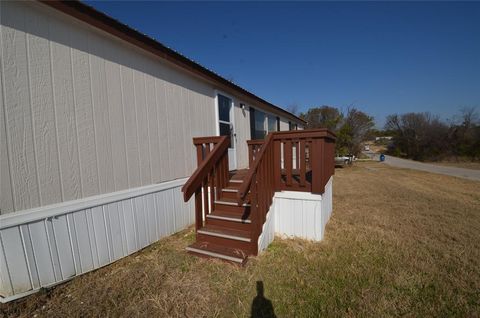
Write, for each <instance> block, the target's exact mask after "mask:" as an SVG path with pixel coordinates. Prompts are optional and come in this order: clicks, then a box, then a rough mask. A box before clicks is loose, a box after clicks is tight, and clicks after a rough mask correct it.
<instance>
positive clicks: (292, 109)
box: [287, 103, 300, 115]
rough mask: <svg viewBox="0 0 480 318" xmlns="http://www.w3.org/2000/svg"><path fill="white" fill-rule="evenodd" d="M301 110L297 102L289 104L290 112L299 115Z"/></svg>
mask: <svg viewBox="0 0 480 318" xmlns="http://www.w3.org/2000/svg"><path fill="white" fill-rule="evenodd" d="M299 110H300V106H298V104H297V103H292V104H290V105H288V106H287V111H288V112H289V113H292V114H294V115H297V114H298V112H299Z"/></svg>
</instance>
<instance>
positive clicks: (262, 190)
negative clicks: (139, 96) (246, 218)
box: [237, 134, 275, 254]
mask: <svg viewBox="0 0 480 318" xmlns="http://www.w3.org/2000/svg"><path fill="white" fill-rule="evenodd" d="M273 146H274V143H273V135H272V134H270V135H268V136H267V139H266V140H265V143H264V144H263V145H262V147H261V148H260V150H258V151H257V152H256V156H255V158H256V159H255V160H254V161H253V165H252V166H250V169H249V171H248V173H247V176H246V177H245V179H244V180H243V183H242V185H241V186H240V188H239V190H238V192H237V198H238V203H239V204H240V205H241V204H243V203H244V201H245V198H246V197H247V194H248V193H249V192H250V196H249V197H250V211H251V220H252V231H251V240H252V242H255V244H254V246H253V248H254V249H256V248H257V245H256V242H257V239H258V237H259V235H260V234H261V233H262V227H263V224H264V223H265V220H266V216H267V212H268V210H269V209H270V205H271V204H272V201H273V195H274V194H275V175H274V171H275V169H273V166H274V162H275V160H274V159H275V158H274V157H275V154H274V147H273ZM256 253H257V251H255V254H256Z"/></svg>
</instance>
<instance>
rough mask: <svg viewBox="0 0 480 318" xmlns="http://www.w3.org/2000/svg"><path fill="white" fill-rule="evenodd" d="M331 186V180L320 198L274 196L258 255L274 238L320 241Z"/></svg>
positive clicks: (287, 194) (291, 194)
mask: <svg viewBox="0 0 480 318" xmlns="http://www.w3.org/2000/svg"><path fill="white" fill-rule="evenodd" d="M332 183H333V176H332V177H331V178H330V180H329V181H328V182H327V185H326V186H325V192H324V193H323V194H322V195H319V194H311V193H307V192H298V191H282V192H276V193H275V197H274V199H273V203H272V206H271V207H270V211H269V212H268V214H267V220H266V221H265V224H264V225H263V231H262V234H261V235H260V237H259V239H258V251H259V252H261V251H263V250H265V249H266V248H267V247H268V245H270V243H271V242H272V241H273V239H274V236H275V234H276V235H279V236H281V237H298V238H302V239H307V240H313V241H321V240H322V239H323V236H324V233H325V226H326V224H327V222H328V220H329V219H330V216H331V214H332V207H333V205H332Z"/></svg>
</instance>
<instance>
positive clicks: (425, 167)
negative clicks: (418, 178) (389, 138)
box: [367, 153, 480, 181]
mask: <svg viewBox="0 0 480 318" xmlns="http://www.w3.org/2000/svg"><path fill="white" fill-rule="evenodd" d="M367 155H369V156H371V157H372V158H373V159H376V160H378V154H372V153H368V154H367ZM385 163H386V164H388V165H391V166H394V167H398V168H408V169H416V170H422V171H427V172H432V173H439V174H445V175H448V176H454V177H459V178H464V179H469V180H474V181H480V170H473V169H465V168H457V167H447V166H439V165H434V164H430V163H423V162H418V161H413V160H407V159H401V158H397V157H392V156H385Z"/></svg>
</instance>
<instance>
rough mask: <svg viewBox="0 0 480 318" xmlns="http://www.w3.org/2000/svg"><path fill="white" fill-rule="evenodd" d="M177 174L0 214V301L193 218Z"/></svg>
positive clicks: (103, 261)
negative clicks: (173, 177)
mask: <svg viewBox="0 0 480 318" xmlns="http://www.w3.org/2000/svg"><path fill="white" fill-rule="evenodd" d="M186 180H187V179H179V180H174V181H169V182H164V183H161V184H155V185H150V186H145V187H140V188H135V189H130V190H125V191H119V192H114V193H110V194H107V195H99V196H94V197H90V198H85V199H81V200H76V201H70V202H66V203H60V204H55V205H50V206H45V207H41V208H35V209H30V210H25V211H21V212H16V213H12V214H7V215H4V216H0V243H1V244H0V301H1V302H7V301H10V300H13V299H16V298H20V297H23V296H25V295H28V294H31V293H32V292H35V291H37V290H39V289H40V288H41V287H47V286H51V285H54V284H58V283H60V282H63V281H66V280H68V279H70V278H72V277H75V276H78V275H80V274H83V273H86V272H89V271H91V270H94V269H97V268H99V267H102V266H105V265H107V264H110V263H112V262H114V261H116V260H118V259H120V258H123V257H125V256H127V255H129V254H132V253H134V252H136V251H138V250H140V249H142V248H144V247H146V246H148V245H149V244H151V243H153V242H155V241H157V240H159V239H160V238H162V237H165V236H168V235H171V234H173V233H175V232H178V231H180V230H183V229H185V228H186V227H188V226H190V225H191V224H193V223H194V222H195V218H194V209H193V203H192V201H189V202H188V203H184V202H183V196H182V193H181V187H182V185H183V184H184V183H185V182H186Z"/></svg>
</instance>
